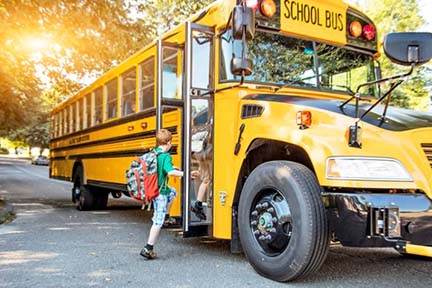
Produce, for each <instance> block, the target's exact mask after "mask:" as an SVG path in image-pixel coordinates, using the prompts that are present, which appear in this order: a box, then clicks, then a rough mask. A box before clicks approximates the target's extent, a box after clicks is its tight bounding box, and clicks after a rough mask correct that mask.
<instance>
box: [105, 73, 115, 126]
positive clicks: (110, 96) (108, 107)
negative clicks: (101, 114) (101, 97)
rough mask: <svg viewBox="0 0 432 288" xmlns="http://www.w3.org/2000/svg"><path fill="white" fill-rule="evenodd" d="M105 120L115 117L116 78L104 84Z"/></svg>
mask: <svg viewBox="0 0 432 288" xmlns="http://www.w3.org/2000/svg"><path fill="white" fill-rule="evenodd" d="M105 89H106V90H105V92H106V96H105V100H106V102H105V103H106V104H105V120H109V119H112V118H115V117H117V78H115V79H113V80H111V81H109V82H108V83H107V84H106V85H105Z"/></svg>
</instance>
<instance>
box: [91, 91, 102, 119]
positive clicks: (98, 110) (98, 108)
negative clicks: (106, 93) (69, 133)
mask: <svg viewBox="0 0 432 288" xmlns="http://www.w3.org/2000/svg"><path fill="white" fill-rule="evenodd" d="M101 123H102V87H99V88H98V89H96V90H95V92H94V113H93V125H98V124H101Z"/></svg>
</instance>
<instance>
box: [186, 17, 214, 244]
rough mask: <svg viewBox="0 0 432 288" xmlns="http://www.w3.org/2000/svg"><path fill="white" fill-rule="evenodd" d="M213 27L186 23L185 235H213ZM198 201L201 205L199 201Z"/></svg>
mask: <svg viewBox="0 0 432 288" xmlns="http://www.w3.org/2000/svg"><path fill="white" fill-rule="evenodd" d="M213 59H214V29H213V28H211V27H207V26H203V25H199V24H196V23H189V22H188V23H186V41H185V82H184V83H185V87H184V94H185V102H184V124H185V125H184V127H185V129H184V144H183V147H184V148H183V152H184V156H185V157H184V170H185V177H184V179H183V183H184V189H183V194H182V211H183V230H184V231H183V236H184V237H193V236H203V235H209V236H211V235H212V223H213V209H212V207H213V177H212V175H213V139H212V135H213V113H214V112H213V107H214V105H213V102H214V99H213V96H214V93H213V88H214V61H213ZM197 202H199V205H198V203H197Z"/></svg>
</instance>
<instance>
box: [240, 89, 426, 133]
mask: <svg viewBox="0 0 432 288" xmlns="http://www.w3.org/2000/svg"><path fill="white" fill-rule="evenodd" d="M243 99H245V100H257V101H271V102H280V103H287V104H292V105H300V106H304V107H312V108H316V109H322V110H327V111H330V112H333V113H338V114H342V115H345V116H348V117H352V118H354V119H355V118H356V115H355V105H353V104H347V105H345V106H344V107H343V109H342V108H341V107H340V105H341V104H342V103H343V101H338V100H323V99H315V98H308V97H299V96H291V95H274V94H251V95H247V96H245V97H244V98H243ZM370 106H371V104H369V103H364V102H362V103H361V104H360V105H359V115H360V116H361V115H362V114H363V113H364V112H365V111H366V110H367V109H369V107H370ZM383 111H384V105H378V106H377V107H375V108H374V109H373V110H372V111H370V112H369V113H368V114H367V115H366V116H365V117H364V118H363V119H362V121H364V122H366V123H369V124H372V125H374V126H377V127H381V128H383V129H386V130H392V131H406V130H411V129H417V128H427V127H432V112H423V111H417V110H409V109H403V108H396V107H390V106H389V107H388V109H387V113H386V116H385V121H383V120H382V114H383Z"/></svg>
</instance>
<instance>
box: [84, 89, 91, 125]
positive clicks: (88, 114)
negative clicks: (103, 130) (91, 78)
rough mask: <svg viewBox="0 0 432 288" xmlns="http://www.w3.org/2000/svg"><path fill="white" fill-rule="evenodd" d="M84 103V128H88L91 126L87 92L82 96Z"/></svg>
mask: <svg viewBox="0 0 432 288" xmlns="http://www.w3.org/2000/svg"><path fill="white" fill-rule="evenodd" d="M84 105H85V109H84V110H85V117H84V119H85V124H84V128H90V126H91V112H92V110H91V94H87V95H86V96H85V97H84Z"/></svg>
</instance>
